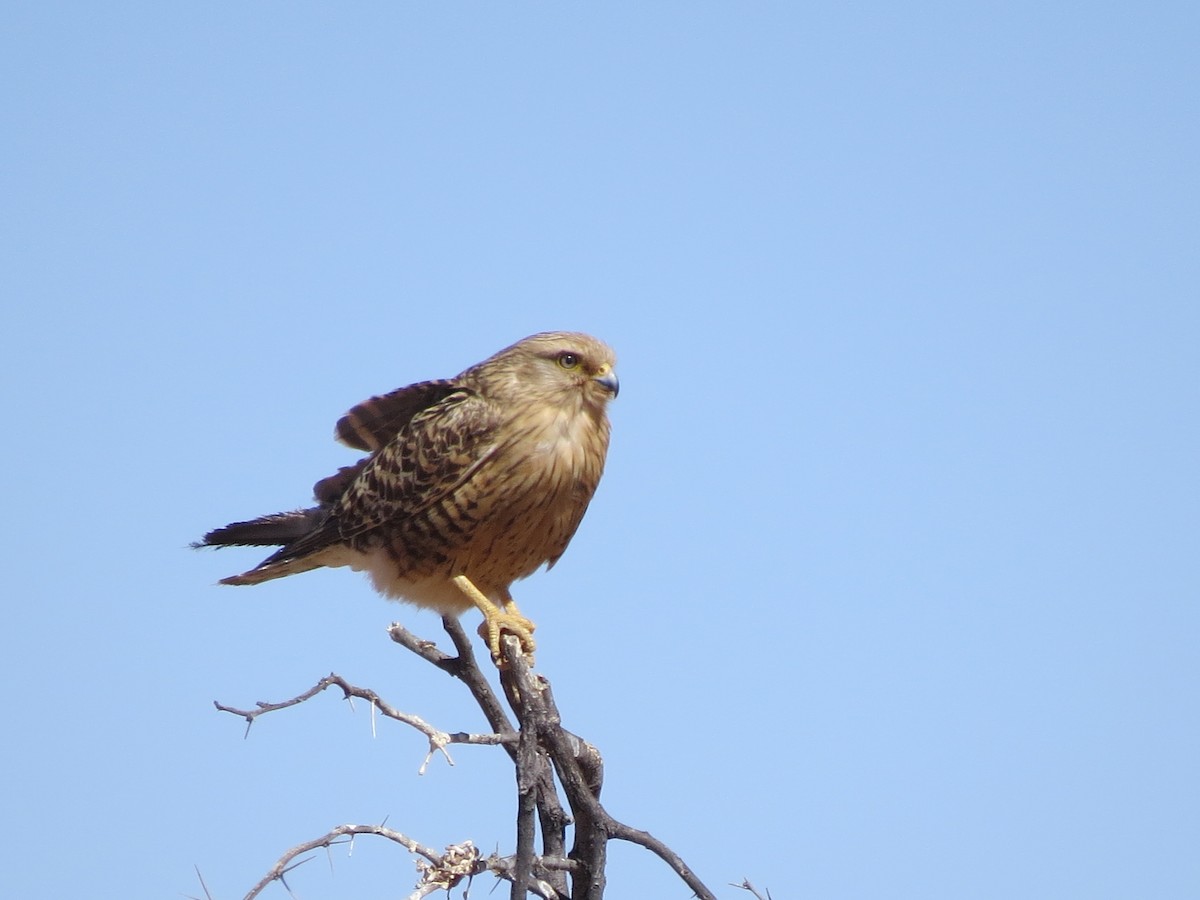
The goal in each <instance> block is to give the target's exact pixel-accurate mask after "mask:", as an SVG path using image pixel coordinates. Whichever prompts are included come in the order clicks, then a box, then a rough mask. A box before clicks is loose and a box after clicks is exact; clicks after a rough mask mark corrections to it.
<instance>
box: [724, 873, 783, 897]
mask: <svg viewBox="0 0 1200 900" xmlns="http://www.w3.org/2000/svg"><path fill="white" fill-rule="evenodd" d="M729 886H730V887H735V888H741V889H742V890H743V891H749V892H750V893H751V894H753V895H754V896H755V898H756V900H773V898H772V897H771V892H770V891H767V895H766V896H765V897H764V896H763V895H762V894H760V893H759V892H758V888H756V887H755V886H754V885H752V884H751V883H750V879H749V878H743V879H742V883H741V884H734V883H733V882H732V881H731V882H730V883H729Z"/></svg>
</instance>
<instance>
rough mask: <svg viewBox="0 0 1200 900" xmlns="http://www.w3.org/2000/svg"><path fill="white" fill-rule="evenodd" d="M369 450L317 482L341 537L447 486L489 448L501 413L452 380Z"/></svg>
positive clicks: (435, 497)
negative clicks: (438, 395) (436, 397)
mask: <svg viewBox="0 0 1200 900" xmlns="http://www.w3.org/2000/svg"><path fill="white" fill-rule="evenodd" d="M451 387H452V389H451V391H450V392H449V393H448V394H446V395H445V396H442V397H441V398H440V399H439V400H438V401H437V402H435V403H433V404H432V405H430V406H427V407H425V408H423V409H420V410H418V411H417V412H415V413H414V414H413V415H411V416H410V417H409V419H408V420H407V421H406V422H405V423H404V425H403V426H402V427H401V428H400V429H399V431H398V432H397V433H396V434H394V435H393V436H392V437H391V438H390V440H388V441H387V442H386V443H385V444H383V446H382V447H380V449H378V450H377V451H375V452H374V453H372V454H371V455H370V456H368V457H366V458H364V459H362V460H359V462H358V463H356V464H355V465H353V466H347V467H345V468H343V469H341V470H339V472H338V473H337V474H336V475H332V476H330V477H329V478H326V479H323V480H322V481H319V482H317V485H316V487H315V488H314V493H316V494H317V498H318V500H321V501H322V502H324V503H328V504H330V506H331V507H332V512H333V514H334V517H335V518H336V519H337V520H338V523H339V531H340V532H341V534H342V536H343V537H347V536H350V535H353V534H358V533H361V532H362V531H365V530H368V529H370V528H373V527H376V526H378V525H380V524H383V523H384V522H385V521H387V520H388V519H392V518H395V517H397V516H413V515H417V514H419V513H420V512H421V511H423V510H424V509H427V508H428V507H430V506H431V505H433V504H435V503H437V502H438V501H439V500H441V499H443V498H444V497H446V496H447V495H448V494H450V493H452V492H453V491H454V490H456V489H457V488H458V487H460V486H461V485H462V484H463V483H464V482H466V481H467V480H468V479H469V478H470V477H471V476H472V475H473V474H474V472H475V471H476V470H477V469H478V468H479V466H481V465H482V464H483V463H485V462H486V460H487V459H488V458H489V457H490V456H491V455H492V453H493V452H494V451H495V449H496V446H497V443H496V440H495V433H496V430H497V428H498V426H499V424H500V422H501V418H500V416H499V415H498V413H497V410H496V409H495V406H494V405H493V404H492V403H490V402H489V401H487V400H486V399H485V398H484V397H482V396H480V395H479V394H478V393H477V392H476V391H474V390H472V389H470V388H466V387H462V386H453V385H452V386H451Z"/></svg>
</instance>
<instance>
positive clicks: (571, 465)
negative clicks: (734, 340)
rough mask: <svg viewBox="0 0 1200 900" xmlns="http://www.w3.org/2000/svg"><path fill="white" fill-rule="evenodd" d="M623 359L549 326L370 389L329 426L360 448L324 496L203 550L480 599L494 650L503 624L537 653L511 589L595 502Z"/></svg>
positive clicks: (208, 542)
mask: <svg viewBox="0 0 1200 900" xmlns="http://www.w3.org/2000/svg"><path fill="white" fill-rule="evenodd" d="M615 366H616V357H615V355H614V353H613V351H612V349H611V348H610V347H609V346H608V345H607V344H605V343H604V342H602V341H600V340H598V339H597V338H594V337H592V336H590V335H587V334H581V333H578V332H543V333H541V334H535V335H531V336H530V337H527V338H524V339H523V340H520V341H517V342H516V343H515V344H512V345H511V346H509V347H506V348H505V349H503V350H501V351H499V352H498V353H495V354H494V355H492V356H490V357H489V358H487V359H485V360H484V361H483V362H481V363H478V364H476V365H473V366H471V367H470V368H468V369H466V370H464V371H463V372H461V373H459V374H458V375H456V376H455V377H453V378H448V379H439V380H435V381H423V382H419V383H417V384H411V385H408V386H407V387H402V388H399V389H398V390H395V391H392V392H390V393H387V394H382V395H379V396H374V397H371V398H370V399H368V400H365V401H363V402H362V403H360V404H358V405H357V406H355V407H353V408H352V409H351V410H350V411H349V412H348V413H346V415H344V416H343V417H342V418H341V419H339V420H338V422H337V425H336V427H335V430H334V436H335V438H336V439H337V440H338V441H340V442H341V443H343V444H345V445H347V446H348V447H350V448H352V449H355V450H360V451H365V452H366V453H367V455H366V456H364V457H363V458H362V459H360V460H358V462H356V463H354V464H353V465H350V466H343V467H341V468H340V469H338V471H337V472H336V473H334V474H333V475H330V476H329V477H327V478H323V479H321V480H320V481H318V482H317V483H316V484H315V485H314V487H313V496H314V499H315V501H316V505H315V506H311V507H307V508H301V509H296V510H293V511H291V512H280V513H272V514H270V515H265V516H260V517H258V518H255V519H250V520H248V521H244V522H233V523H231V524H229V525H225V526H223V527H221V528H216V529H214V530H212V531H210V532H208V533H207V534H206V535H204V537H203V538H202V539H201V540H199V541H197V542H196V543H195V544H194V546H196V547H228V546H259V547H262V546H277V547H279V549H278V550H276V551H275V552H274V553H272V554H271V555H270V556H268V557H267V558H266V559H264V560H263V561H262V562H260V563H259V564H258V565H256V566H255V567H254V568H252V569H249V570H247V571H245V572H243V573H241V574H240V575H232V576H230V577H228V578H222V579H221V581H220V583H221V584H229V585H250V584H260V583H262V582H264V581H270V580H272V579H275V578H283V577H285V576H288V575H295V574H298V573H300V572H307V571H311V570H313V569H317V568H320V567H323V566H325V567H331V568H332V567H342V566H344V567H348V568H350V569H352V570H356V571H365V572H366V573H367V574H368V575H369V576H370V579H371V581H372V583H373V584H374V587H375V589H376V590H377V591H379V592H380V593H381V594H383V595H384V596H385V597H387V598H389V599H396V600H402V601H407V602H409V603H412V604H414V605H416V606H418V607H425V608H428V609H432V610H435V611H437V612H439V613H441V614H442V615H451V616H458V615H461V614H462V613H464V612H466V611H467V610H469V609H470V608H471V607H472V606H474V607H476V608H478V609H479V610H480V611H481V612H482V613H483V616H484V621H483V624H482V625H481V626H480V634H481V636H483V637H484V638H485V639H486V641H487V645H488V649H489V650H490V651H491V654H492V657H493V659H495V660H496V661H497V662H499V661H501V660H502V655H501V652H500V636H501V634H502V633H504V632H507V633H511V634H514V635H515V636H516V637H517V638H518V639H519V640H520V644H521V649H522V650H523V651H524V652H527V653H532V652H533V650H534V646H535V644H534V640H533V630H534V628H535V627H536V626H535V625H534V623H533V622H532V621H530V620H529V619H527V618H525V617H524V616H523V615H521V613H520V611H519V610H518V609H517V606H516V603H515V602H514V600H513V597H512V593H511V587H512V584H513V582H515V581H517V580H519V579H521V578H525V577H527V576H529V575H531V574H532V573H533V572H535V571H537V570H538V569H539V568H540V567H541V566H542V565H545V566H546V567H547V568H549V567H552V566H553V565H554V564H555V563H556V562H557V561H558V559H559V558H560V557H561V556H562V554H563V552H564V551H565V550H566V548H567V545H568V543H570V541H571V538H572V537H573V536H574V534H575V531H576V529H577V528H578V527H579V523H580V522H581V520H582V519H583V516H584V513H585V512H586V511H587V508H588V504H589V503H590V502H591V500H592V496H593V494H594V493H595V491H596V487H597V485H598V484H599V482H600V477H601V475H602V474H603V471H604V463H605V459H606V456H607V453H608V444H609V433H610V423H609V419H608V413H607V408H608V404H609V401H611V400H612V399H613V398H615V397H616V396H617V393H618V391H619V390H620V382H619V381H618V379H617V374H616V370H615Z"/></svg>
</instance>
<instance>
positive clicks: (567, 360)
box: [558, 353, 579, 369]
mask: <svg viewBox="0 0 1200 900" xmlns="http://www.w3.org/2000/svg"><path fill="white" fill-rule="evenodd" d="M558 364H559V365H560V366H562V367H563V368H564V369H577V368H579V357H578V356H576V355H575V354H574V353H560V354H558Z"/></svg>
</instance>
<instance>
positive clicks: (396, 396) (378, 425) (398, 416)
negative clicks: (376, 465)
mask: <svg viewBox="0 0 1200 900" xmlns="http://www.w3.org/2000/svg"><path fill="white" fill-rule="evenodd" d="M455 390H456V388H455V385H454V383H453V382H451V381H446V380H441V381H422V382H420V383H419V384H410V385H408V387H402V388H399V389H398V390H394V391H392V392H391V393H388V394H380V395H379V396H377V397H371V398H370V399H369V400H364V401H363V402H362V403H360V404H358V405H357V406H355V407H354V408H353V409H351V410H350V412H348V413H346V414H345V415H344V416H342V417H341V418H340V419H338V423H337V427H336V428H335V429H334V435H335V436H336V437H337V439H338V440H339V441H341V442H342V443H343V444H345V445H346V446H347V447H353V448H354V449H355V450H366V451H368V452H369V453H375V452H376V451H378V450H382V449H383V448H384V447H385V446H386V445H387V444H388V442H390V441H391V440H392V438H394V437H395V436H396V435H397V434H399V433H400V429H402V428H403V427H404V426H405V425H407V424H408V423H409V422H411V421H412V419H413V416H415V415H417V414H418V413H420V412H422V411H424V410H427V409H429V408H430V407H431V406H434V405H435V404H437V403H438V402H440V401H442V400H444V399H446V398H447V397H449V396H450V395H451V394H453V393H454V392H455Z"/></svg>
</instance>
